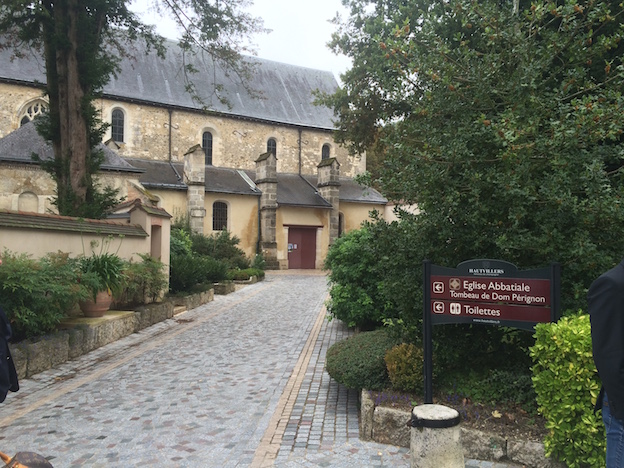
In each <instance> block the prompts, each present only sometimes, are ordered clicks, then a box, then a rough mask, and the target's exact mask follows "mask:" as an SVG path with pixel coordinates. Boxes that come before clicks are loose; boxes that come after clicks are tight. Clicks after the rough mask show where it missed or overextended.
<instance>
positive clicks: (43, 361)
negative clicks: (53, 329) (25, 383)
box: [26, 331, 69, 377]
mask: <svg viewBox="0 0 624 468" xmlns="http://www.w3.org/2000/svg"><path fill="white" fill-rule="evenodd" d="M26 349H27V355H28V368H27V372H26V374H27V376H28V377H30V376H32V375H34V374H37V373H39V372H43V371H45V370H48V369H52V368H53V367H55V366H57V365H59V364H62V363H64V362H66V361H67V360H68V359H69V334H68V333H67V332H66V331H60V332H58V333H55V334H53V335H46V336H43V337H41V339H39V340H37V341H31V342H29V343H28V344H27V345H26Z"/></svg>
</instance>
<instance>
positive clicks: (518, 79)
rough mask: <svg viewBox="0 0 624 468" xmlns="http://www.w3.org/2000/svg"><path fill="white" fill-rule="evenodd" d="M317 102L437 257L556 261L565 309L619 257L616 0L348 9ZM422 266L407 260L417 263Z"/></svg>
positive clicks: (621, 45) (623, 18)
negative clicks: (337, 75)
mask: <svg viewBox="0 0 624 468" xmlns="http://www.w3.org/2000/svg"><path fill="white" fill-rule="evenodd" d="M345 3H346V4H348V5H349V6H350V7H351V13H350V17H349V18H348V19H347V20H346V21H344V22H340V20H337V21H338V22H339V24H341V30H340V31H339V32H338V33H337V34H336V35H335V36H334V39H333V44H332V46H333V47H334V48H335V49H336V50H337V51H340V52H342V53H345V54H347V55H349V56H351V57H352V58H353V64H354V65H353V68H352V69H351V70H349V71H348V72H347V73H346V74H345V75H344V76H343V81H344V87H343V89H342V90H340V91H338V93H337V94H335V95H333V96H328V97H326V98H325V99H324V101H325V102H326V103H329V104H330V105H332V106H334V108H335V109H336V111H337V112H338V115H339V134H338V138H339V139H341V140H342V141H344V142H350V144H351V147H352V149H353V150H354V151H361V150H364V149H367V148H369V147H371V145H376V148H377V150H378V151H379V149H380V148H381V149H382V151H383V153H384V155H385V162H384V168H383V169H382V175H381V178H380V181H379V184H380V186H381V187H382V190H383V192H384V193H385V195H386V196H388V197H389V198H390V199H392V200H395V201H399V202H402V203H417V204H418V206H419V208H420V210H421V211H420V214H418V215H415V216H408V215H406V216H405V218H409V222H414V223H415V224H416V227H417V229H416V230H415V233H416V234H415V235H414V238H413V242H414V247H413V248H414V249H418V251H419V252H420V253H421V254H422V255H421V256H422V257H425V256H426V257H428V258H430V259H431V260H432V261H434V263H439V264H443V265H447V266H455V265H456V264H457V263H459V262H461V261H463V260H467V259H470V258H483V257H490V258H502V259H505V260H508V261H511V262H514V263H516V264H517V265H518V266H520V267H522V268H531V267H539V266H544V265H547V264H548V263H549V262H550V261H558V262H560V263H561V264H562V275H563V284H564V289H563V303H564V306H565V307H581V306H583V305H584V304H585V297H584V291H585V289H586V288H587V286H588V284H589V282H590V281H591V279H592V278H594V277H596V276H597V275H598V274H599V273H601V272H602V271H603V270H605V269H607V268H608V267H610V266H612V265H613V264H614V263H616V262H617V261H619V259H621V257H622V256H623V255H624V236H622V232H624V206H623V203H622V196H623V195H624V179H623V175H624V173H623V169H622V167H623V166H624V138H623V135H622V133H623V129H624V97H623V94H622V92H623V90H624V87H623V85H624V67H623V65H622V53H623V51H624V41H623V40H622V39H623V34H624V29H623V25H624V6H623V4H622V3H621V1H620V0H610V1H609V0H587V1H585V0H578V1H577V0H534V1H532V2H531V1H526V0H521V1H520V0H515V1H505V0H503V1H501V0H479V1H476V0H445V1H441V2H425V1H420V0H378V1H366V0H350V1H349V0H345ZM414 267H415V268H418V266H417V265H415V266H414Z"/></svg>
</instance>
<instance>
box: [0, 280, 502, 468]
mask: <svg viewBox="0 0 624 468" xmlns="http://www.w3.org/2000/svg"><path fill="white" fill-rule="evenodd" d="M326 297H327V279H326V277H325V276H323V275H320V274H318V273H315V272H299V273H298V274H297V273H294V272H286V273H284V272H280V273H269V274H268V275H267V278H266V280H265V281H263V282H261V283H257V284H255V285H251V286H247V287H245V288H244V289H242V290H240V291H238V292H236V293H234V294H230V295H228V296H216V298H215V301H214V302H211V303H208V304H205V305H203V306H201V307H198V308H196V309H193V310H191V311H188V312H186V313H183V314H180V315H177V316H176V317H175V318H173V319H171V320H167V321H165V322H162V323H159V324H157V325H154V326H152V327H150V328H148V329H146V330H143V331H141V332H139V333H135V334H133V335H131V336H129V337H126V338H124V339H122V340H119V341H117V342H115V343H112V344H110V345H107V346H105V347H103V348H100V349H98V350H96V351H93V352H91V353H89V354H87V355H85V356H83V357H81V358H79V359H77V360H74V361H70V362H68V363H65V364H64V365H62V366H60V367H59V368H57V369H54V370H50V371H47V372H43V373H41V374H38V375H36V376H35V377H33V378H32V379H27V380H23V381H21V382H20V384H21V390H20V391H19V392H18V393H10V394H9V395H8V397H7V400H6V401H5V403H4V404H2V405H0V451H3V452H5V453H8V454H14V453H15V452H18V451H34V452H37V453H40V454H43V455H45V456H46V457H48V458H49V459H50V461H51V463H52V464H53V465H54V466H55V468H64V467H71V468H73V467H109V466H153V467H159V466H162V467H165V466H166V467H247V466H251V467H265V466H266V467H268V466H276V467H316V466H326V467H353V466H360V467H368V466H370V467H380V466H392V467H408V466H409V451H408V450H407V449H403V448H398V447H393V446H387V445H381V444H376V443H369V442H361V441H360V440H359V438H358V414H357V393H356V392H353V391H348V390H346V389H345V388H344V387H342V386H340V385H338V384H336V383H335V382H333V381H332V380H331V379H330V377H329V376H328V375H327V373H325V372H324V370H323V365H324V357H325V352H326V351H327V348H328V347H329V346H330V345H331V344H332V343H334V342H335V341H337V340H340V339H342V338H345V337H346V336H348V334H349V331H348V330H347V329H346V328H345V327H344V326H342V324H341V323H340V322H337V321H332V322H327V320H325V314H326V312H325V310H324V307H323V304H324V301H325V300H326ZM466 466H467V467H471V468H481V467H483V468H485V467H493V468H494V467H495V468H503V467H505V466H506V465H502V464H491V463H488V462H479V461H476V460H470V461H467V462H466Z"/></svg>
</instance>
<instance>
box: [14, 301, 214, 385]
mask: <svg viewBox="0 0 624 468" xmlns="http://www.w3.org/2000/svg"><path fill="white" fill-rule="evenodd" d="M213 299H214V291H213V290H212V289H211V290H209V291H206V292H203V293H199V294H193V295H190V296H186V297H185V298H179V299H176V300H172V301H167V302H162V303H158V304H148V305H145V306H141V307H139V308H137V309H136V310H133V311H109V312H107V313H106V315H105V316H104V317H100V318H86V317H71V318H68V319H66V320H65V321H63V322H62V323H61V325H60V326H59V330H58V331H57V332H56V333H52V334H50V335H46V336H42V337H39V338H37V339H30V340H24V341H21V342H19V343H16V344H12V343H11V344H9V347H10V350H11V354H12V356H13V361H14V362H15V368H16V370H17V375H18V377H19V378H20V379H25V378H29V377H32V376H33V375H35V374H38V373H39V372H43V371H45V370H48V369H52V368H54V367H56V366H58V365H60V364H63V363H64V362H66V361H69V360H72V359H76V358H78V357H80V356H82V355H83V354H87V353H88V352H90V351H93V350H94V349H97V348H100V347H101V346H104V345H107V344H109V343H112V342H114V341H116V340H119V339H121V338H123V337H125V336H128V335H131V334H132V333H136V332H138V331H140V330H143V329H144V328H147V327H149V326H151V325H154V324H156V323H159V322H162V321H164V320H167V319H170V318H172V317H173V316H174V313H180V312H182V311H183V310H186V309H190V308H195V307H199V306H200V305H202V304H205V303H207V302H211V301H212V300H213ZM176 301H177V302H176ZM176 305H182V308H179V307H176Z"/></svg>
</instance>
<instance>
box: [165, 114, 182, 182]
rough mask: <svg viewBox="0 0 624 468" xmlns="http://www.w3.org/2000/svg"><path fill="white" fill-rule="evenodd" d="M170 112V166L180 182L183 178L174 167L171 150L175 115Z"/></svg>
mask: <svg viewBox="0 0 624 468" xmlns="http://www.w3.org/2000/svg"><path fill="white" fill-rule="evenodd" d="M168 111H169V124H168V126H169V165H170V166H171V169H173V172H175V175H176V177H177V178H178V181H180V180H182V176H180V174H179V173H178V171H177V170H176V168H175V166H174V165H173V161H172V160H171V158H172V156H173V154H172V150H171V145H172V126H171V116H172V114H173V109H171V108H170V109H168Z"/></svg>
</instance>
